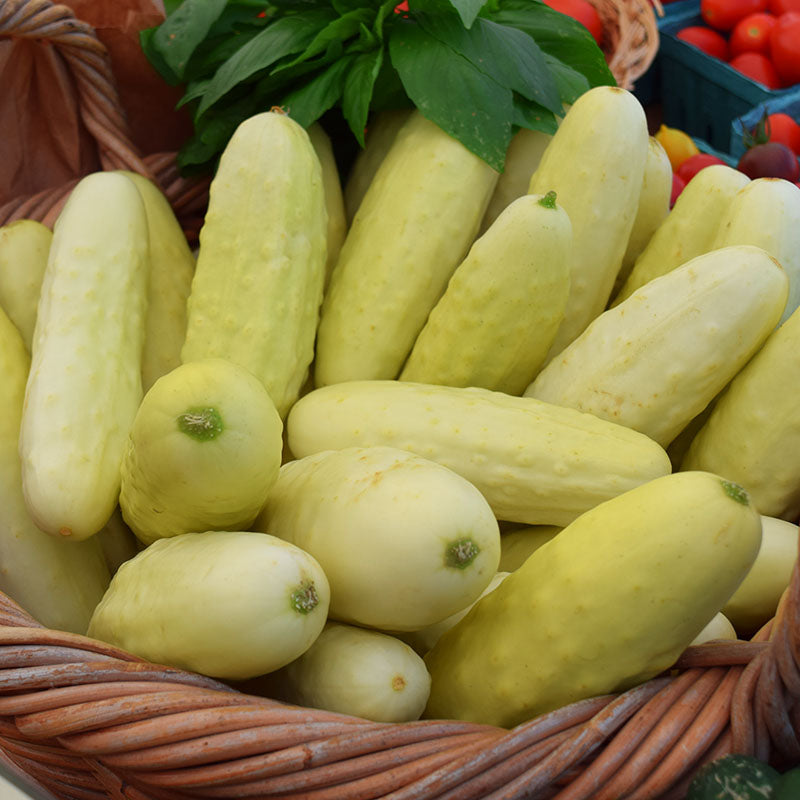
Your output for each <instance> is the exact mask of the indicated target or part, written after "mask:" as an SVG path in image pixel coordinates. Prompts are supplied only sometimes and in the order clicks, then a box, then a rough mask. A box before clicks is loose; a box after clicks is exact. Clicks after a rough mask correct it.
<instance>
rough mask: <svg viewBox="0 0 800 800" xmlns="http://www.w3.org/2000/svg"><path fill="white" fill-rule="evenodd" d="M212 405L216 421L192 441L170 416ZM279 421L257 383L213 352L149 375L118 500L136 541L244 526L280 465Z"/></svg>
mask: <svg viewBox="0 0 800 800" xmlns="http://www.w3.org/2000/svg"><path fill="white" fill-rule="evenodd" d="M198 408H213V409H214V410H215V411H217V413H218V414H219V415H220V417H221V418H222V421H223V426H224V427H223V430H222V432H221V433H220V434H219V435H218V436H216V437H215V438H213V439H211V440H208V441H198V440H197V439H196V438H193V437H191V436H189V435H187V434H186V433H183V432H182V431H181V430H180V429H179V427H178V423H177V420H178V419H179V418H180V416H181V415H182V414H184V413H185V412H187V411H188V410H189V409H198ZM282 433H283V423H282V422H281V418H280V416H279V415H278V412H277V410H276V408H275V405H274V403H273V402H272V400H271V399H270V397H269V394H268V393H267V390H266V389H265V388H264V385H263V384H262V383H261V382H260V381H259V380H258V378H256V377H255V376H254V375H253V374H251V373H250V372H248V371H247V370H246V369H244V367H240V366H238V365H236V364H234V363H232V362H230V361H225V360H224V359H219V358H209V359H203V360H200V361H192V362H190V363H188V364H182V365H181V366H180V367H177V368H176V369H174V370H172V372H170V373H169V374H167V375H165V376H164V377H163V378H161V379H160V380H158V381H156V383H155V384H154V385H153V387H152V388H151V389H150V391H149V392H148V393H147V394H146V395H145V397H144V399H143V400H142V403H141V405H140V406H139V410H138V411H137V413H136V418H135V419H134V422H133V426H132V428H131V434H130V437H129V439H128V445H127V448H126V450H125V456H124V458H123V461H122V484H121V490H120V498H119V503H120V507H121V509H122V514H123V517H124V519H125V522H126V523H127V524H128V525H129V526H130V527H131V529H132V530H133V531H134V533H135V534H136V536H137V537H138V539H139V540H140V541H142V542H143V543H145V544H150V543H151V542H153V541H155V540H156V539H160V538H165V537H169V536H177V535H178V534H181V533H190V532H193V531H200V530H246V529H247V527H248V526H249V525H250V524H251V523H252V522H253V520H254V519H255V518H256V516H257V514H258V512H259V510H260V509H261V506H262V505H263V504H264V501H265V499H266V497H267V492H268V491H269V489H270V487H271V486H272V484H273V483H274V482H275V480H276V479H277V477H278V470H279V468H280V463H281V450H282V447H283V440H282Z"/></svg>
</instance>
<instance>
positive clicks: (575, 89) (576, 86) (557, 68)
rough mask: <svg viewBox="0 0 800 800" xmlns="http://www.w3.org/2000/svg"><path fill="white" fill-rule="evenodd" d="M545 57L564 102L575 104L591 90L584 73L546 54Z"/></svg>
mask: <svg viewBox="0 0 800 800" xmlns="http://www.w3.org/2000/svg"><path fill="white" fill-rule="evenodd" d="M544 57H545V59H546V60H547V65H548V66H549V67H550V73H551V74H552V76H553V78H554V80H555V82H556V85H557V86H558V91H559V93H560V95H561V99H562V100H563V102H565V103H574V102H575V101H576V100H577V99H578V98H579V97H580V96H581V95H582V94H583V93H584V92H586V91H588V90H589V89H590V88H591V85H590V84H589V80H588V79H587V77H586V76H585V75H583V74H582V73H580V72H578V71H577V70H575V69H572V67H570V66H569V65H568V64H565V63H564V62H563V61H561V60H560V59H558V58H556V57H555V56H551V55H549V54H548V53H545V54H544Z"/></svg>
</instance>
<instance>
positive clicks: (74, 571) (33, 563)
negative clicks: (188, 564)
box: [0, 310, 111, 634]
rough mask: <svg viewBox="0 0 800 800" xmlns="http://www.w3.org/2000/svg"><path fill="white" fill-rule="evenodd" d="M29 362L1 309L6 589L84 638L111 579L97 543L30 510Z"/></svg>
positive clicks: (1, 587) (0, 566) (0, 513)
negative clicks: (53, 526)
mask: <svg viewBox="0 0 800 800" xmlns="http://www.w3.org/2000/svg"><path fill="white" fill-rule="evenodd" d="M29 364H30V356H29V355H28V352H27V350H26V348H25V345H24V344H23V341H22V337H21V335H20V333H19V331H18V330H17V329H16V327H15V326H14V325H13V323H12V322H11V321H10V320H9V318H8V316H7V315H6V314H5V313H4V312H3V311H2V310H0V374H2V376H3V379H2V380H1V381H0V406H2V409H3V413H2V414H1V415H0V591H2V592H4V593H5V594H6V595H8V596H9V597H10V598H11V599H12V600H14V601H15V602H17V603H19V605H21V606H22V607H23V608H24V609H25V610H26V611H27V612H28V613H29V614H31V615H32V616H33V617H35V618H36V619H37V620H38V621H39V622H40V623H41V624H42V625H44V626H45V627H47V628H55V629H57V630H65V631H70V632H72V633H81V634H83V633H86V629H87V627H88V625H89V619H90V617H91V616H92V612H93V611H94V608H95V606H96V605H97V603H99V602H100V598H102V596H103V592H105V590H106V587H107V586H108V582H109V580H110V579H111V576H110V574H109V571H108V569H107V568H106V564H105V561H104V560H103V555H102V553H101V550H100V546H99V544H98V542H97V541H95V540H89V541H86V542H66V541H62V540H60V539H57V538H56V537H54V536H50V535H49V534H47V533H44V532H43V531H41V530H39V528H37V527H36V525H35V524H34V522H33V520H32V519H31V516H30V514H29V513H28V510H27V508H26V507H25V499H24V497H23V495H22V475H21V470H20V461H19V453H18V452H17V444H18V442H19V427H20V420H21V418H22V401H23V397H24V394H25V382H26V380H27V377H28V367H29Z"/></svg>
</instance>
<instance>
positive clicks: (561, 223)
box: [400, 192, 572, 394]
mask: <svg viewBox="0 0 800 800" xmlns="http://www.w3.org/2000/svg"><path fill="white" fill-rule="evenodd" d="M571 250H572V226H571V225H570V221H569V217H568V216H567V213H566V212H565V211H564V209H563V208H561V206H559V205H558V204H557V200H556V196H555V193H554V192H550V193H549V194H547V195H533V194H528V195H524V196H522V197H518V198H517V199H516V200H514V201H513V202H512V203H511V204H510V205H509V206H508V207H507V208H505V209H504V210H503V211H502V213H501V214H500V215H499V216H498V218H497V219H496V220H495V222H494V223H493V224H492V226H491V227H490V228H489V229H488V230H487V231H486V233H484V234H483V236H481V237H479V238H478V239H477V240H476V241H475V243H474V244H473V245H472V247H471V248H470V251H469V253H468V254H467V257H466V258H465V259H464V260H463V261H462V262H461V264H459V266H458V268H457V269H456V271H455V272H454V273H453V276H452V277H451V278H450V281H449V283H448V285H447V289H446V290H445V293H444V294H443V295H442V297H441V298H440V299H439V301H438V302H437V303H436V305H435V306H434V307H433V309H432V311H431V313H430V316H429V317H428V321H427V322H426V323H425V326H424V327H423V329H422V330H421V331H420V333H419V336H418V337H417V340H416V342H415V343H414V347H413V349H412V350H411V353H410V355H409V357H408V360H407V361H406V363H405V366H404V367H403V371H402V372H401V373H400V379H401V380H407V381H415V382H417V383H443V384H447V385H448V386H483V387H484V388H486V389H496V390H498V391H502V392H507V393H508V394H522V392H523V391H524V390H525V388H526V387H527V385H528V384H529V383H530V381H531V380H532V379H533V377H534V376H535V375H536V373H537V371H538V369H539V367H540V366H541V365H542V363H543V362H544V359H545V356H546V355H547V351H548V349H549V347H550V345H551V344H552V343H553V339H554V338H555V335H556V331H557V330H558V326H559V325H560V324H561V321H562V320H563V319H564V309H565V307H566V305H567V297H568V296H569V284H570V255H571Z"/></svg>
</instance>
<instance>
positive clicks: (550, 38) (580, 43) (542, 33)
mask: <svg viewBox="0 0 800 800" xmlns="http://www.w3.org/2000/svg"><path fill="white" fill-rule="evenodd" d="M491 18H492V20H493V21H494V22H497V23H499V24H501V25H508V26H510V27H512V28H518V29H519V30H521V31H524V32H525V33H527V34H528V35H529V36H531V37H532V38H533V39H534V40H535V41H536V43H537V44H538V45H539V47H540V48H541V49H542V50H543V51H544V52H545V53H549V54H550V55H552V56H555V57H556V58H558V59H559V60H561V61H563V62H564V63H566V64H568V65H569V66H570V67H571V68H572V69H574V70H577V71H578V72H580V73H581V74H582V75H585V76H586V78H587V79H588V81H589V84H590V85H591V86H615V85H616V80H615V79H614V76H613V75H612V73H611V70H610V69H609V68H608V64H607V63H606V60H605V56H604V55H603V51H602V50H601V49H600V48H599V47H598V46H597V42H595V40H594V39H593V38H592V34H591V33H589V31H588V30H587V29H586V28H585V27H584V26H583V25H581V24H580V22H578V21H577V20H574V19H572V18H571V17H568V16H567V15H566V14H561V13H560V12H558V11H555V10H554V9H552V8H550V7H548V6H546V5H545V4H544V3H542V2H540V1H539V0H504V2H502V3H501V6H500V10H499V11H498V12H497V13H494V14H492V15H491Z"/></svg>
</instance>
